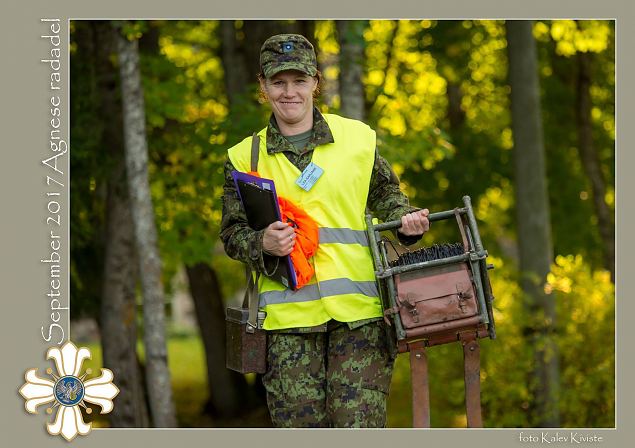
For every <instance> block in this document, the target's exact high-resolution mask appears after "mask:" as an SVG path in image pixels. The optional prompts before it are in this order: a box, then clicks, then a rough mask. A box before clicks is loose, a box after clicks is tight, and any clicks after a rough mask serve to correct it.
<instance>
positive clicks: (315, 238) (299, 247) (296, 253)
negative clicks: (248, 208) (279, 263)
mask: <svg viewBox="0 0 635 448" xmlns="http://www.w3.org/2000/svg"><path fill="white" fill-rule="evenodd" d="M278 206H279V207H280V214H281V215H282V221H283V222H286V223H289V224H290V225H292V226H293V230H294V231H295V236H296V238H295V245H294V246H293V250H292V251H291V254H289V256H290V257H291V261H292V262H293V267H294V269H295V275H296V279H297V287H298V288H301V287H303V286H304V285H306V284H307V283H308V282H309V280H311V278H312V277H313V274H315V270H314V269H313V266H312V265H311V264H310V263H309V258H311V257H312V256H313V255H315V252H316V251H317V247H318V244H319V234H320V232H319V229H318V226H317V224H316V223H315V221H314V220H313V219H312V218H311V217H310V216H309V215H308V214H307V213H306V212H305V211H304V210H303V209H302V208H300V207H298V206H297V205H295V204H294V203H292V202H291V201H289V200H287V199H285V198H281V197H278Z"/></svg>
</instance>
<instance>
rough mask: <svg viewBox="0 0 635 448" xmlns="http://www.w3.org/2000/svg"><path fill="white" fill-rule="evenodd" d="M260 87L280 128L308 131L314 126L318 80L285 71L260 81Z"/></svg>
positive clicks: (300, 73)
mask: <svg viewBox="0 0 635 448" xmlns="http://www.w3.org/2000/svg"><path fill="white" fill-rule="evenodd" d="M260 86H261V88H262V90H263V91H264V92H265V94H266V95H267V99H268V100H269V104H271V109H272V111H273V114H274V115H275V117H276V121H277V122H278V125H279V126H283V127H284V126H285V125H286V126H293V127H294V128H303V127H306V128H307V130H308V129H310V128H311V127H312V126H313V92H314V91H315V89H316V88H317V79H315V78H313V77H312V76H309V75H307V74H305V73H302V72H300V71H296V70H285V71H282V72H280V73H276V74H275V75H273V76H272V77H271V78H268V79H265V80H263V81H260ZM304 125H306V126H304ZM300 132H302V131H300Z"/></svg>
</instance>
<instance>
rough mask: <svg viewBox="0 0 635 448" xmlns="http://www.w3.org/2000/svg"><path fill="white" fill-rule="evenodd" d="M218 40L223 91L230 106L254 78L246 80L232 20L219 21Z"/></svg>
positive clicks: (246, 76) (243, 62) (245, 72)
mask: <svg viewBox="0 0 635 448" xmlns="http://www.w3.org/2000/svg"><path fill="white" fill-rule="evenodd" d="M220 39H221V47H222V49H221V51H222V55H221V62H222V63H223V69H224V71H225V89H226V91H227V99H228V101H229V104H230V105H232V104H236V101H237V99H238V96H239V95H240V94H241V93H244V92H245V91H246V90H247V83H248V82H255V78H253V77H252V78H251V79H248V75H247V69H246V66H245V60H244V58H243V57H241V55H240V54H239V50H238V42H237V41H236V28H235V27H234V21H233V20H221V22H220ZM254 75H255V74H254Z"/></svg>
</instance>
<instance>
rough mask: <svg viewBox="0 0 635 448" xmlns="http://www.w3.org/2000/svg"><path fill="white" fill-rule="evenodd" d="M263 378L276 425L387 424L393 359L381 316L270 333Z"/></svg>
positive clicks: (374, 426) (372, 425)
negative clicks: (312, 329) (321, 328)
mask: <svg viewBox="0 0 635 448" xmlns="http://www.w3.org/2000/svg"><path fill="white" fill-rule="evenodd" d="M267 365H268V366H267V373H266V374H265V375H264V377H263V384H264V386H265V389H266V391H267V405H268V407H269V412H270V414H271V419H272V421H273V424H274V426H276V427H287V428H307V427H308V428H311V427H313V428H319V427H339V428H342V427H349V428H350V427H356V428H382V427H384V426H386V399H387V397H388V391H389V388H390V380H391V377H392V368H393V359H392V358H391V356H390V354H389V352H388V350H387V347H386V335H385V331H384V328H383V322H381V323H380V322H371V323H369V324H366V325H363V326H361V327H359V328H356V329H353V330H350V329H349V327H348V325H346V324H341V325H339V326H337V327H336V328H333V329H330V330H329V331H327V332H322V333H304V334H292V333H270V334H269V336H268V347H267Z"/></svg>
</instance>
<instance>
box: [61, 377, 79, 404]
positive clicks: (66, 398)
mask: <svg viewBox="0 0 635 448" xmlns="http://www.w3.org/2000/svg"><path fill="white" fill-rule="evenodd" d="M54 390H55V399H56V400H57V401H58V402H59V403H60V404H61V405H62V406H75V405H76V404H77V403H79V402H80V401H82V398H84V384H82V382H81V381H80V379H79V378H77V377H75V376H72V375H68V376H63V377H62V378H60V379H59V380H58V381H57V383H55V389H54Z"/></svg>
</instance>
